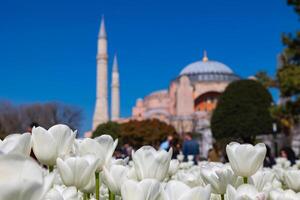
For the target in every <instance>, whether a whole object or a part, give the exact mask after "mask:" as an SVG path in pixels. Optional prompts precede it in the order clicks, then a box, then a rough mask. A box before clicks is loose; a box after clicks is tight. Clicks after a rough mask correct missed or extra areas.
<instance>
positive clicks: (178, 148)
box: [169, 138, 181, 159]
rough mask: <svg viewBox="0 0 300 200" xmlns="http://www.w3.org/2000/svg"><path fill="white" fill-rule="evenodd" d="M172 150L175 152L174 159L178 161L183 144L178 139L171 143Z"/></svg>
mask: <svg viewBox="0 0 300 200" xmlns="http://www.w3.org/2000/svg"><path fill="white" fill-rule="evenodd" d="M170 148H172V150H173V154H172V159H177V155H178V154H180V151H181V144H180V141H179V139H178V138H176V139H173V140H172V141H171V142H170ZM170 148H169V149H170Z"/></svg>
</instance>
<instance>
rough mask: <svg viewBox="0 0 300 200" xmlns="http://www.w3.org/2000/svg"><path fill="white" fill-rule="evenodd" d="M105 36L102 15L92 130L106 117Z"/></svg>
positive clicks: (105, 120)
mask: <svg viewBox="0 0 300 200" xmlns="http://www.w3.org/2000/svg"><path fill="white" fill-rule="evenodd" d="M107 59H108V55H107V37H106V31H105V24H104V17H102V20H101V26H100V32H99V36H98V51H97V89H96V90H97V91H96V93H97V94H96V106H95V112H94V118H93V130H95V129H96V128H97V126H98V125H99V124H101V123H105V122H107V121H108V120H109V119H108V101H107Z"/></svg>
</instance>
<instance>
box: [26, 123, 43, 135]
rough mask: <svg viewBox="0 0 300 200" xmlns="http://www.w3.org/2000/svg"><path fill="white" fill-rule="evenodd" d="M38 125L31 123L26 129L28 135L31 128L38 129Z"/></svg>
mask: <svg viewBox="0 0 300 200" xmlns="http://www.w3.org/2000/svg"><path fill="white" fill-rule="evenodd" d="M39 126H40V125H39V124H38V123H37V122H31V124H30V125H29V126H28V128H27V132H28V133H32V129H33V127H39Z"/></svg>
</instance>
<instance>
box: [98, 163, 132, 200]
mask: <svg viewBox="0 0 300 200" xmlns="http://www.w3.org/2000/svg"><path fill="white" fill-rule="evenodd" d="M128 171H129V169H128V168H127V167H124V166H122V165H112V166H111V167H110V168H109V169H106V167H104V168H103V173H102V181H103V183H104V184H105V185H106V186H107V187H108V188H109V190H110V191H111V192H112V193H114V194H117V195H120V194H121V186H122V184H123V183H124V182H125V181H126V180H127V179H128V178H127V173H128Z"/></svg>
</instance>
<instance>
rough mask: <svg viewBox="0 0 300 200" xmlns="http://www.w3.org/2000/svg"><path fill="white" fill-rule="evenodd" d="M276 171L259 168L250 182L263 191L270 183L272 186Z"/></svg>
mask: <svg viewBox="0 0 300 200" xmlns="http://www.w3.org/2000/svg"><path fill="white" fill-rule="evenodd" d="M274 179H275V173H274V172H273V171H271V170H258V171H257V172H256V173H255V174H254V175H252V176H251V177H250V179H249V183H250V184H251V185H254V186H255V187H256V189H257V190H258V191H259V192H262V191H263V190H264V189H265V188H266V187H267V186H268V185H270V187H272V182H273V181H274Z"/></svg>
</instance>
